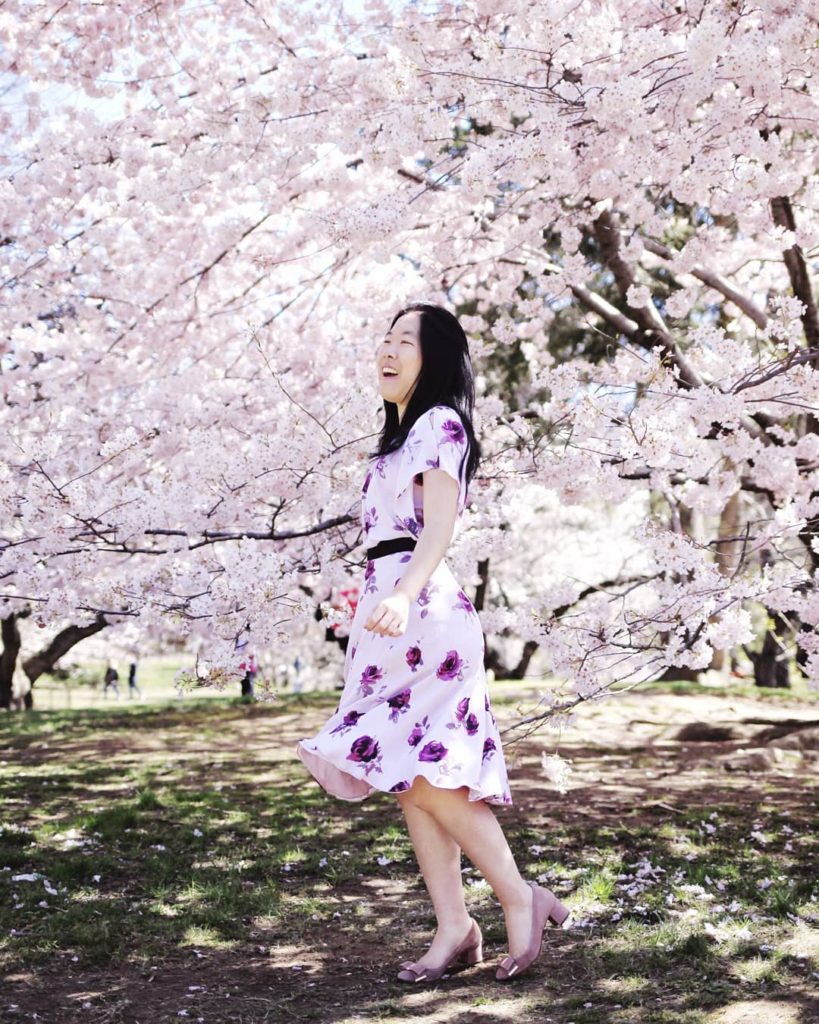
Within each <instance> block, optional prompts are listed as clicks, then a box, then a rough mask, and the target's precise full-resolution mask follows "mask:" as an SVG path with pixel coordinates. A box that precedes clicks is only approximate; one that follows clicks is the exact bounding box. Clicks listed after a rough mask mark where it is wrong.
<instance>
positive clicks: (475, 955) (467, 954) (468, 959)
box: [461, 942, 483, 967]
mask: <svg viewBox="0 0 819 1024" xmlns="http://www.w3.org/2000/svg"><path fill="white" fill-rule="evenodd" d="M461 960H462V961H463V963H465V964H468V965H469V966H470V967H471V966H472V965H473V964H479V963H482V962H483V943H482V942H479V943H478V945H477V946H473V947H472V948H471V949H465V950H464V951H463V953H461Z"/></svg>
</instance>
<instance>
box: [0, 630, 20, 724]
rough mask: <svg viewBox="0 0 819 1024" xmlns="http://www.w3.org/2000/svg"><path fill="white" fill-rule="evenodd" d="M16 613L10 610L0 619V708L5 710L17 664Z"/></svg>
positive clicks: (8, 705) (18, 633)
mask: <svg viewBox="0 0 819 1024" xmlns="http://www.w3.org/2000/svg"><path fill="white" fill-rule="evenodd" d="M18 615H19V613H18V612H12V613H11V615H9V617H8V618H7V619H2V620H0V624H1V625H2V638H3V650H2V653H0V708H4V709H5V710H6V711H8V710H9V708H10V707H11V694H12V688H13V686H14V667H15V665H16V664H17V655H18V654H19V653H20V627H19V626H18V624H17V619H18Z"/></svg>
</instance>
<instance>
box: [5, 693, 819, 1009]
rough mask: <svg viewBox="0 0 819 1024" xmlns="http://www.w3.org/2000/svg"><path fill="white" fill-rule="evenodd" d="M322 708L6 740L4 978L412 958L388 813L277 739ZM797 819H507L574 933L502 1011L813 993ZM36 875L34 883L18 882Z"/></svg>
mask: <svg viewBox="0 0 819 1024" xmlns="http://www.w3.org/2000/svg"><path fill="white" fill-rule="evenodd" d="M335 699H336V698H335V695H334V694H324V695H312V694H308V695H297V696H295V697H284V698H282V699H281V700H280V701H279V702H277V703H275V704H273V705H263V706H262V705H244V704H242V703H241V702H240V701H239V700H238V699H235V698H216V699H214V698H210V699H207V700H202V701H196V700H186V701H185V702H184V703H183V704H180V703H167V704H164V705H156V706H149V705H147V704H143V705H131V706H123V705H120V706H119V707H110V708H104V709H87V710H77V711H70V712H69V711H60V712H53V713H49V712H35V713H33V714H31V715H27V716H6V717H5V718H3V719H0V744H2V745H3V746H5V747H6V749H7V751H8V755H7V756H6V757H5V759H4V761H3V762H2V763H0V787H2V790H3V797H4V799H3V807H2V816H3V820H2V822H0V978H2V977H3V976H7V977H11V976H13V975H14V974H15V972H20V971H31V970H37V971H40V970H43V971H46V972H50V974H53V975H55V976H56V975H60V976H61V975H62V974H63V973H64V969H65V965H67V964H71V963H79V964H80V965H81V966H82V968H83V969H84V970H88V969H100V970H108V969H110V970H115V971H122V970H126V969H128V970H140V969H147V968H148V966H149V965H156V964H157V963H162V962H165V963H168V962H171V961H172V962H177V961H178V962H180V963H181V962H187V960H186V959H185V958H190V957H191V956H195V957H222V958H228V960H226V961H225V962H226V963H227V962H230V958H233V959H234V960H235V959H237V958H238V959H239V960H242V959H243V958H246V957H248V956H249V955H250V953H251V952H252V951H253V950H258V949H260V948H261V949H270V950H275V949H277V948H282V949H291V948H293V947H297V948H299V949H301V950H303V951H304V952H303V955H304V956H307V957H309V956H311V955H315V956H317V955H318V954H319V952H320V951H321V950H322V949H323V945H324V944H325V943H326V942H327V940H328V936H330V935H331V936H332V941H333V944H334V947H337V948H347V947H350V948H354V947H355V944H356V943H360V942H365V944H367V945H366V948H367V949H368V950H369V951H370V952H369V954H368V955H371V956H374V957H376V958H378V957H379V956H380V955H381V953H385V954H386V955H387V957H388V958H394V956H393V954H394V953H395V955H396V956H397V954H398V951H399V950H406V943H407V941H408V936H409V935H410V934H411V935H414V936H416V937H417V936H419V935H422V934H423V932H424V930H425V929H428V928H429V927H431V925H432V916H431V912H430V909H429V905H428V902H427V899H426V894H425V892H424V889H423V885H422V882H421V880H420V878H419V876H418V872H417V868H416V865H415V860H414V855H413V853H412V849H411V845H410V843H409V839H408V837H407V835H406V832H405V830H404V827H403V824H402V822H401V820H400V818H399V816H398V815H397V813H396V809H395V806H394V804H393V802H392V801H390V800H387V799H378V798H376V799H373V800H370V801H367V802H365V803H364V804H354V805H353V804H351V805H342V804H339V803H337V802H334V801H331V800H328V799H327V797H326V796H325V795H324V794H323V793H322V792H321V790H320V789H319V788H318V787H317V786H315V784H313V783H312V782H311V781H310V780H309V778H308V777H307V776H306V774H305V773H304V771H303V769H302V767H301V765H300V764H299V763H297V762H294V760H293V759H292V742H291V736H290V734H289V733H288V734H287V735H286V736H284V735H283V730H285V727H286V728H288V729H291V730H293V729H296V731H298V730H297V727H296V726H293V724H292V716H293V715H294V713H299V714H303V715H306V716H307V717H308V718H311V716H312V720H314V721H317V720H319V719H320V718H321V717H322V716H323V715H324V714H326V713H327V712H328V711H329V710H330V709H331V707H332V706H333V704H334V702H335ZM510 699H511V698H510ZM502 701H503V697H502V696H501V697H500V699H499V701H498V703H502ZM794 785H795V786H797V785H798V783H796V782H795V783H794ZM538 792H539V790H538V786H537V780H535V788H534V789H533V793H534V794H537V793H538ZM811 799H812V798H811V795H810V793H809V790H808V789H807V788H806V789H805V793H804V800H803V802H802V804H800V805H799V808H798V809H797V810H796V811H794V810H793V809H792V810H791V813H789V814H785V813H782V812H780V810H779V809H778V807H777V805H776V803H775V802H770V803H766V802H765V799H764V797H763V798H762V799H761V802H760V803H758V804H753V805H750V806H748V805H735V804H732V803H727V802H726V803H720V804H716V805H712V804H708V805H707V806H697V805H696V801H694V804H695V805H694V806H690V807H687V808H682V809H681V812H680V813H677V814H674V815H670V816H668V817H667V818H666V819H665V820H663V821H662V822H660V823H654V822H652V821H649V820H647V818H646V815H645V814H644V813H642V810H641V808H640V807H639V806H633V805H631V804H629V803H628V802H624V805H623V808H622V814H621V815H619V817H617V818H616V819H613V820H614V823H613V824H605V823H602V822H598V821H596V820H595V819H594V817H586V818H583V819H575V820H573V821H572V822H571V823H564V822H562V821H561V819H560V815H559V813H558V814H555V815H551V814H550V813H549V811H550V807H549V801H541V802H540V803H539V804H538V803H537V802H536V801H535V802H534V803H533V804H532V808H531V809H530V811H529V812H528V813H527V814H526V815H525V816H521V817H519V818H517V819H512V821H513V824H512V825H511V827H510V828H509V837H510V842H511V844H512V846H513V849H514V852H515V854H516V857H517V859H518V861H519V864H520V866H521V869H522V870H523V872H524V874H526V875H527V876H528V877H540V878H541V879H542V880H543V881H544V882H545V883H546V884H548V885H549V886H551V887H552V888H554V889H555V891H556V892H558V893H559V894H560V895H561V898H563V899H564V900H565V902H567V903H568V904H569V906H570V907H571V908H572V910H573V912H574V915H575V919H576V920H577V921H579V922H580V926H579V927H576V928H575V929H573V930H572V931H571V932H565V933H559V932H556V933H554V934H553V935H552V936H551V937H550V940H549V941H550V943H551V944H552V953H551V959H550V967H549V970H548V971H544V973H543V974H542V975H541V976H540V977H539V978H538V980H537V981H536V982H533V984H532V985H531V986H530V987H528V988H527V987H526V986H523V987H518V988H516V989H514V992H515V993H516V994H515V996H514V998H515V999H517V1000H518V1004H517V1005H518V1009H519V1012H518V1013H517V1016H518V1017H519V1019H520V1020H522V1021H523V1020H530V1019H531V1020H532V1021H534V1020H541V1019H543V1015H544V1014H545V1013H548V1015H549V1016H551V1017H552V1019H553V1020H554V1021H565V1022H566V1024H568V1022H569V1021H574V1022H575V1024H581V1022H587V1024H604V1022H605V1024H608V1022H613V1024H622V1022H626V1021H629V1022H630V1021H637V1020H639V1021H640V1022H641V1024H642V1022H643V1021H647V1022H656V1024H664V1022H666V1021H668V1022H671V1021H673V1022H674V1024H679V1022H685V1021H690V1022H692V1024H693V1022H696V1024H705V1021H706V1015H707V1012H708V1010H709V1008H714V1007H718V1006H721V1005H725V1003H726V1002H730V1001H731V1000H734V999H736V1000H738V999H745V998H747V994H748V992H750V991H752V992H755V993H757V994H759V993H763V994H765V993H767V994H771V993H773V994H779V995H780V996H781V995H782V993H783V992H785V991H786V990H787V989H788V988H789V987H791V986H804V985H805V984H806V982H808V980H809V975H810V971H819V954H817V947H819V944H817V943H814V944H813V945H812V946H811V945H810V941H809V940H806V939H804V938H803V939H800V940H799V941H801V942H808V947H809V949H810V951H809V953H808V954H807V955H805V956H797V955H796V952H798V950H796V951H795V947H794V946H793V942H794V936H795V934H796V933H797V931H798V929H807V931H805V932H800V933H799V934H801V935H803V936H804V935H808V936H811V935H813V934H814V933H815V923H816V921H817V920H819V886H818V885H817V881H816V874H815V864H816V861H817V852H818V851H817V839H816V835H815V831H814V830H813V829H812V827H811V823H813V824H815V818H814V816H815V807H814V805H813V803H812V802H811ZM539 814H545V815H546V817H539ZM763 819H764V828H762V829H761V830H758V829H756V828H755V825H756V824H757V823H758V822H759V821H762V820H763ZM507 820H508V819H507ZM706 823H707V824H709V825H711V827H712V829H713V830H712V831H709V830H708V829H706V828H705V827H704V826H705V824H706ZM789 830H790V831H789ZM753 832H756V837H754V836H752V833H753ZM32 873H36V874H39V875H42V876H43V877H42V878H38V879H36V880H35V881H23V880H19V881H13V876H14V875H20V874H24V875H30V874H32ZM464 877H465V878H467V879H472V878H474V877H475V875H474V873H473V872H470V871H468V872H466V873H465V876H464ZM46 883H48V884H47V885H46ZM382 886H385V887H388V889H389V891H393V889H395V887H397V888H398V889H399V890H400V891H401V893H403V895H402V898H401V901H400V903H398V904H395V905H393V904H390V905H389V909H385V908H386V905H385V904H384V903H383V901H382V899H381V897H380V896H379V894H378V890H379V888H381V887H382ZM49 890H51V891H49ZM467 895H468V901H469V904H470V907H471V909H472V910H473V912H474V913H475V914H476V915H477V916H478V917H479V919H480V921H481V924H482V927H483V930H484V936H485V941H486V943H487V946H488V947H494V949H495V951H496V952H497V953H500V952H502V947H503V942H504V930H503V922H502V918H501V915H500V914H499V913H498V912H497V909H496V907H495V905H494V902H493V898H492V896H491V894H490V893H489V892H488V891H487V889H485V888H480V887H472V886H469V887H468V889H467ZM288 955H290V956H294V957H295V956H297V954H295V953H293V954H288ZM361 955H362V956H363V955H364V954H361ZM74 958H76V960H75V959H74ZM351 976H352V975H351ZM344 977H345V978H346V975H344ZM335 984H336V985H337V984H342V985H343V984H347V982H346V981H343V980H342V981H341V982H336V983H335ZM349 984H351V985H352V984H353V982H352V981H351V982H349ZM475 984H477V988H476V987H474V985H473V988H472V989H470V990H469V993H470V994H469V996H468V997H467V1002H468V1005H471V1006H474V1007H476V1008H479V1007H483V1008H485V1009H487V1010H488V1011H491V1007H492V1005H493V1002H494V1000H496V999H499V1000H500V999H508V998H510V997H509V996H508V994H507V995H502V994H499V993H498V992H497V990H496V989H494V988H493V987H492V984H490V983H487V985H486V987H481V986H482V985H483V983H482V982H481V983H475ZM315 985H316V986H317V987H316V991H315V996H316V999H318V1003H317V1004H316V1005H317V1006H318V1007H319V1009H320V1008H321V1006H322V1005H325V1004H326V1005H330V1004H331V1003H330V1001H331V1000H332V999H333V998H335V997H337V996H338V991H336V990H335V989H334V988H333V982H332V975H331V976H330V977H329V978H327V979H323V978H322V977H321V976H318V979H317V980H316V981H315ZM322 985H323V988H322ZM544 987H545V992H546V995H544ZM578 992H580V993H582V995H578ZM322 993H323V994H322ZM367 993H368V994H367V995H366V999H367V1000H368V1002H367V1007H368V1017H369V1019H372V1020H378V1019H384V1020H387V1019H393V1018H399V1017H403V1016H412V1014H411V1013H410V1010H411V1004H410V1003H407V1002H405V998H406V993H405V992H403V991H401V990H400V988H398V987H396V986H394V985H393V984H392V982H390V981H388V980H387V981H385V982H384V983H383V984H379V985H374V984H373V983H372V979H371V980H370V984H369V987H368V989H367ZM344 998H349V996H344ZM356 998H359V997H358V996H357V997H356ZM361 998H364V996H361ZM322 999H323V1000H325V1003H324V1004H323V1003H322V1002H321V1000H322ZM587 1004H590V1005H587ZM236 1005H237V1006H238V1005H239V1004H236ZM292 1005H293V1007H296V1006H297V1005H300V1004H297V1003H293V1004H292ZM333 1005H334V1004H333ZM247 1012H248V1016H247V1019H248V1020H250V1019H254V1018H253V1017H252V1016H251V1015H250V1010H249V1009H248V1011H247ZM293 1012H294V1013H295V1012H296V1011H295V1009H294V1010H293ZM317 1012H318V1011H317ZM527 1014H528V1015H531V1016H527ZM157 1019H158V1020H163V1019H164V1018H157ZM237 1019H238V1018H237ZM260 1019H261V1018H260ZM298 1019H316V1020H321V1019H322V1017H321V1016H320V1015H318V1016H316V1017H310V1016H309V1015H304V1014H302V1015H301V1017H298ZM328 1019H333V1020H338V1021H341V1020H342V1018H341V1017H334V1018H328ZM350 1019H352V1018H350ZM344 1020H346V1018H344Z"/></svg>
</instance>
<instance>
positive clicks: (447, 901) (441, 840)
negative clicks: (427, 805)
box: [398, 794, 469, 967]
mask: <svg viewBox="0 0 819 1024" xmlns="http://www.w3.org/2000/svg"><path fill="white" fill-rule="evenodd" d="M403 796H404V794H400V795H399V797H398V799H399V801H400V803H401V809H402V810H403V812H404V817H405V819H406V822H407V829H408V831H409V834H410V839H411V840H412V846H413V849H414V850H415V856H416V859H417V860H418V866H419V868H420V869H421V874H422V875H423V877H424V882H425V883H426V887H427V891H428V892H429V896H430V899H431V900H432V907H433V909H434V911H435V917H436V919H437V921H438V929H437V931H436V933H435V938H434V939H433V940H432V945H431V946H430V947H429V949H428V951H427V952H426V953H425V954H424V955H423V957H421V958H420V959H419V960H418V961H417V963H420V964H422V966H430V967H432V966H435V965H437V964H439V963H440V962H441V961H442V960H443V959H444V958H445V957H446V955H447V953H448V952H449V951H450V950H451V949H452V948H453V947H454V946H457V945H458V943H459V942H461V941H462V940H463V937H464V936H465V935H466V933H467V932H468V931H469V912H468V910H467V909H466V903H465V901H464V889H463V881H462V879H461V848H460V847H459V846H458V844H457V843H456V842H455V840H454V839H453V838H452V837H451V836H450V835H449V833H448V832H446V831H445V830H444V829H443V828H441V826H440V825H439V824H438V822H437V821H436V820H435V818H434V817H433V816H432V815H431V814H430V813H429V812H428V811H425V810H424V809H423V808H421V807H419V806H418V805H417V804H416V803H415V801H414V800H412V799H406V800H405V799H403Z"/></svg>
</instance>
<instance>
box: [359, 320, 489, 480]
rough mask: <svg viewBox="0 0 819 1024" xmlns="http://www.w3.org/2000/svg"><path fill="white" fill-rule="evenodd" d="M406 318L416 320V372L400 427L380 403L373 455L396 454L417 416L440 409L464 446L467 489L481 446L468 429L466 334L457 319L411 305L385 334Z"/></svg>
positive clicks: (394, 413) (471, 385) (390, 408)
mask: <svg viewBox="0 0 819 1024" xmlns="http://www.w3.org/2000/svg"><path fill="white" fill-rule="evenodd" d="M407 313H420V314H421V327H420V331H419V335H420V341H421V372H420V374H419V376H418V381H417V383H416V385H415V390H414V391H413V393H412V395H411V397H410V400H409V402H408V403H407V408H406V410H405V412H404V416H403V418H402V419H401V420H400V422H399V419H398V406H397V405H396V403H395V402H387V401H385V402H384V426H383V428H382V430H381V434H380V435H379V438H378V450H377V451H376V452H375V453H374V455H387V454H388V453H389V452H394V451H396V450H397V449H398V448H400V447H401V445H402V444H403V443H404V441H406V439H407V434H408V433H409V432H410V430H411V429H412V426H413V424H414V423H415V421H416V420H417V419H418V418H419V417H420V416H423V414H424V413H425V412H427V410H428V409H431V408H432V407H433V406H434V405H445V406H448V407H449V408H450V409H454V410H455V412H457V413H458V415H459V416H460V417H461V421H462V423H463V425H464V431H465V432H466V436H467V439H468V441H469V445H468V447H467V453H466V473H465V481H466V484H467V485H468V484H469V482H470V481H471V480H472V478H473V476H474V475H475V471H476V470H477V468H478V463H479V462H480V459H481V446H480V444H479V443H478V439H477V438H476V437H475V430H474V427H473V426H472V409H473V408H474V405H475V379H474V377H473V375H472V361H471V359H470V358H469V343H468V342H467V340H466V334H465V333H464V329H463V327H461V325H460V323H459V322H458V318H457V317H456V316H454V315H453V314H452V313H450V312H449V310H447V309H444V308H443V307H442V306H434V305H432V304H431V303H428V302H412V303H410V305H408V306H404V308H403V309H399V311H398V312H397V313H396V314H395V316H394V317H393V318H392V323H391V324H390V326H389V330H392V328H393V327H394V326H395V324H396V322H397V321H398V320H400V318H401V317H402V316H404V315H405V314H407ZM461 468H462V469H463V463H462V465H461Z"/></svg>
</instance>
